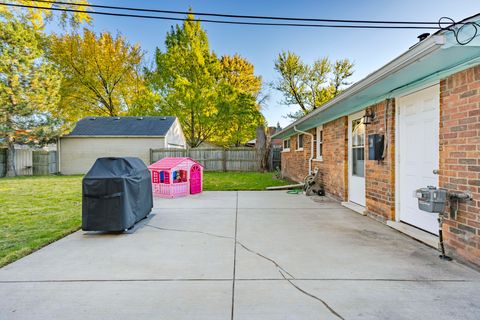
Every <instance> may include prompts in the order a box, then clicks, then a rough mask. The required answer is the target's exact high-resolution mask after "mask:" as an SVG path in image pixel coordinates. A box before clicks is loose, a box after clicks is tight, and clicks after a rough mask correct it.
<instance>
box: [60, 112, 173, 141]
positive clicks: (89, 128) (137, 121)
mask: <svg viewBox="0 0 480 320" xmlns="http://www.w3.org/2000/svg"><path fill="white" fill-rule="evenodd" d="M175 119H176V117H87V118H83V119H81V120H79V121H78V122H77V124H76V126H75V129H73V131H72V132H71V133H70V134H68V135H67V137H85V136H87V137H88V136H156V137H163V136H165V135H166V134H167V132H168V130H169V129H170V127H171V126H172V125H173V123H174V122H175Z"/></svg>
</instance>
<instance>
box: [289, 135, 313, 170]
mask: <svg viewBox="0 0 480 320" xmlns="http://www.w3.org/2000/svg"><path fill="white" fill-rule="evenodd" d="M293 130H295V131H296V132H300V133H303V134H306V135H309V136H310V139H312V140H311V141H312V142H311V143H310V159H308V175H311V174H312V161H313V134H311V133H309V132H305V131H301V130H298V129H297V127H296V126H293Z"/></svg>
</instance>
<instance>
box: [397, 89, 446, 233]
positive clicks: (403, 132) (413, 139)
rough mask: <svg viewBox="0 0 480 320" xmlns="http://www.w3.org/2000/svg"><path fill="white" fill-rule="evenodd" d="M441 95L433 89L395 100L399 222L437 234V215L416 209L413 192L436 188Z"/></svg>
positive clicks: (416, 202) (437, 90) (416, 204)
mask: <svg viewBox="0 0 480 320" xmlns="http://www.w3.org/2000/svg"><path fill="white" fill-rule="evenodd" d="M439 99H440V91H439V86H438V85H435V86H432V87H429V88H427V89H424V90H421V91H417V92H415V93H412V94H410V95H407V96H404V97H401V98H399V99H398V112H399V116H398V122H399V126H398V129H399V130H398V134H397V137H398V141H399V145H397V146H399V149H398V150H397V161H398V162H399V171H398V173H399V175H398V177H397V178H398V180H399V183H398V186H399V189H400V190H399V193H398V195H399V200H400V201H399V204H398V208H397V209H398V210H399V216H400V220H401V221H403V222H406V223H408V224H411V225H413V226H416V227H418V228H420V229H423V230H426V231H428V232H430V233H433V234H438V222H437V217H438V216H437V214H434V213H429V212H425V211H421V210H420V209H418V200H417V199H416V198H415V196H414V195H415V190H416V189H418V188H422V187H426V186H435V187H438V175H437V174H436V173H435V171H436V170H438V166H439V160H438V157H439V154H438V153H439V136H438V135H439V119H440V101H439Z"/></svg>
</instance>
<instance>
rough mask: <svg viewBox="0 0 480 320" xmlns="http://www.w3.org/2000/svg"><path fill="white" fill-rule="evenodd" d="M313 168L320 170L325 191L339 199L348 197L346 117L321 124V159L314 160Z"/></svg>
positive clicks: (342, 199)
mask: <svg viewBox="0 0 480 320" xmlns="http://www.w3.org/2000/svg"><path fill="white" fill-rule="evenodd" d="M312 166H313V168H318V170H320V175H321V176H320V179H321V182H322V183H323V186H324V188H325V192H326V193H327V194H328V195H330V196H332V197H334V198H336V199H338V200H340V201H346V200H347V198H348V170H347V169H348V117H342V118H339V119H336V120H334V121H331V122H328V123H326V124H324V125H323V157H322V161H318V160H314V161H313V164H312Z"/></svg>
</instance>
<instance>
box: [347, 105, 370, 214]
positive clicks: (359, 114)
mask: <svg viewBox="0 0 480 320" xmlns="http://www.w3.org/2000/svg"><path fill="white" fill-rule="evenodd" d="M363 116H365V109H364V110H362V111H359V112H356V113H352V114H349V115H348V126H347V127H348V129H347V130H348V132H347V138H348V157H347V158H348V159H347V161H348V162H347V170H348V172H347V175H348V179H347V180H348V202H351V201H350V193H351V192H352V188H351V180H352V179H351V177H352V120H354V119H358V118H363ZM366 150H367V132H366V130H365V144H364V149H363V151H364V153H365V151H366ZM366 165H367V161H366V158H365V161H364V167H366ZM364 169H366V168H364ZM364 172H365V173H366V172H367V171H366V170H364ZM364 181H365V182H366V177H364ZM364 198H365V206H366V201H367V194H366V191H365V192H364ZM351 203H354V204H356V205H359V206H362V205H361V204H358V203H356V202H351ZM362 207H363V206H362Z"/></svg>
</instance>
